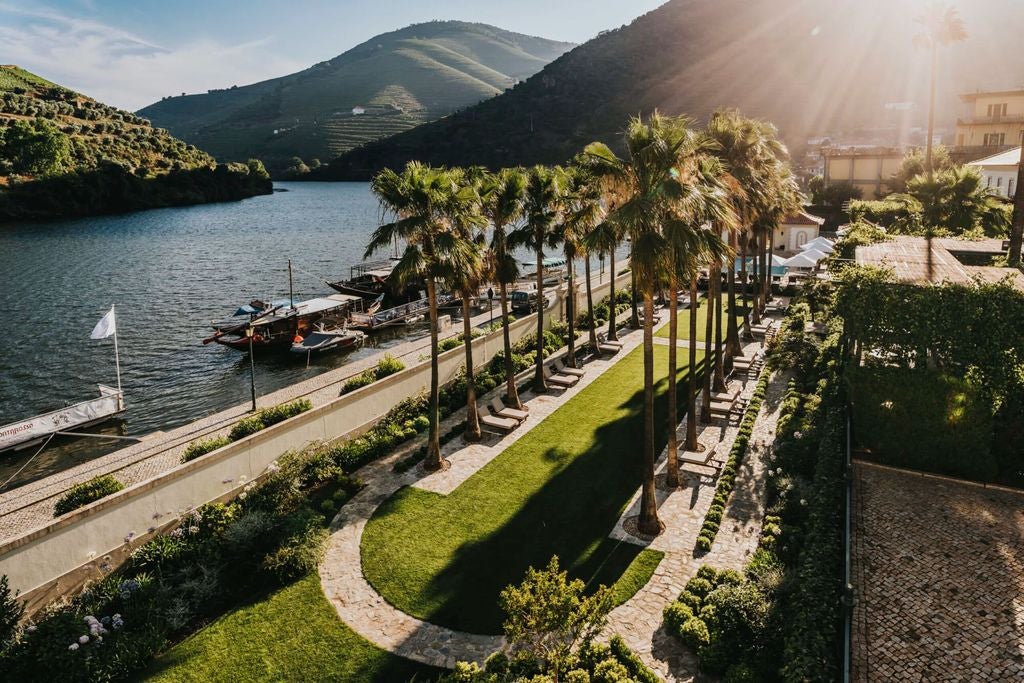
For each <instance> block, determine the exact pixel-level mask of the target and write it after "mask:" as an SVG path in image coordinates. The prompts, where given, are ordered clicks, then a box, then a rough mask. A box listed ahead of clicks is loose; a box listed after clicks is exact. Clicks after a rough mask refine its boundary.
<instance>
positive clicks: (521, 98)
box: [316, 0, 1024, 179]
mask: <svg viewBox="0 0 1024 683" xmlns="http://www.w3.org/2000/svg"><path fill="white" fill-rule="evenodd" d="M1011 5H1012V6H1011ZM958 8H959V10H960V12H961V14H962V16H963V17H964V19H965V21H966V23H967V28H968V32H969V33H970V37H969V38H968V40H967V41H965V42H963V43H959V44H957V45H953V46H951V47H950V48H948V49H947V50H944V51H943V54H942V58H941V64H940V65H941V67H942V69H943V81H942V82H941V83H940V89H939V107H940V109H939V116H938V120H939V122H940V124H941V125H947V126H951V125H952V123H953V121H954V120H955V118H956V117H957V116H958V115H961V114H962V113H963V112H962V105H961V104H960V102H959V101H958V99H957V95H958V94H959V93H961V92H967V91H973V90H975V89H979V88H1009V87H1019V85H1020V83H1019V82H1018V81H1019V79H1018V75H1019V74H1018V73H1015V72H1014V71H1013V67H1012V65H1013V64H1018V63H1020V61H1021V59H1022V58H1024V43H1021V41H1019V40H1017V38H1016V35H1015V34H1016V33H1018V32H1015V31H1014V30H1013V27H1014V26H1020V25H1024V3H1017V4H1014V3H1009V4H1008V3H1005V2H1004V1H1003V0H972V2H970V3H958ZM916 11H917V10H915V9H914V7H913V6H908V7H902V6H901V7H900V8H896V7H895V6H893V4H892V3H891V1H890V0H830V2H821V0H714V2H709V1H707V0H670V1H669V2H667V3H666V4H665V5H663V6H661V7H659V8H658V9H656V10H654V11H652V12H650V13H648V14H646V15H644V16H642V17H639V18H638V19H636V20H635V21H634V22H633V23H632V24H630V25H629V26H625V27H622V28H620V29H615V30H612V31H606V32H603V33H602V34H601V35H599V36H598V37H596V38H595V39H593V40H591V41H589V42H587V43H585V44H583V45H581V46H579V47H578V48H576V49H574V50H573V51H571V52H569V53H567V54H565V55H563V56H561V57H560V58H559V59H557V60H555V61H554V62H552V63H551V64H549V65H548V66H547V67H545V68H544V69H543V70H542V71H541V72H539V73H537V74H536V75H534V76H533V77H531V78H530V79H528V80H526V81H525V82H522V83H520V84H518V85H517V86H516V87H515V88H513V89H512V90H511V91H509V92H506V93H504V94H502V95H501V96H499V97H496V98H493V99H491V100H488V101H486V102H483V103H481V104H479V105H477V106H474V107H470V108H468V109H465V110H463V111H460V112H459V113H457V114H455V115H452V116H449V117H446V118H444V119H442V120H439V121H435V122H432V123H429V124H425V125H423V126H420V127H418V128H416V129H415V130H412V131H409V132H406V133H403V134H400V135H397V136H394V137H392V138H388V139H386V140H381V141H378V142H374V143H371V144H368V145H365V146H363V147H361V148H359V149H356V150H353V151H351V152H349V153H346V154H345V155H342V156H341V158H339V159H337V160H335V161H333V162H332V163H331V164H330V167H328V168H323V169H321V170H320V171H319V172H318V173H317V174H316V177H317V178H318V179H365V178H367V177H369V176H370V175H371V174H372V173H373V172H374V171H376V170H379V169H380V168H382V167H385V166H388V167H392V168H395V167H399V166H401V165H403V164H404V163H405V162H406V161H407V160H409V159H411V158H417V159H421V160H423V161H428V162H431V163H435V164H464V165H468V164H482V165H487V166H491V167H496V166H503V165H513V164H532V163H561V162H564V161H565V160H567V159H568V158H570V157H571V156H572V155H573V154H575V153H576V152H578V151H579V150H580V149H581V148H582V146H583V145H585V144H586V143H588V142H591V141H593V140H595V139H599V140H604V141H606V142H609V143H614V142H615V141H616V140H617V139H619V138H618V135H617V134H618V133H619V132H620V131H621V129H622V127H623V126H624V124H625V121H626V120H627V118H628V117H629V116H631V115H635V114H637V113H639V112H650V111H651V110H653V109H655V108H659V109H661V110H662V111H664V112H666V113H671V114H688V115H690V116H693V117H695V118H696V119H698V120H704V119H706V118H707V117H708V116H709V115H710V113H711V112H713V111H714V110H715V109H716V108H719V107H722V106H732V107H739V108H741V109H742V110H743V111H744V112H745V113H748V114H752V115H756V116H759V117H763V118H766V119H768V120H771V121H772V122H774V123H776V125H778V126H779V128H780V129H781V133H782V135H783V137H784V138H785V139H786V141H787V143H788V144H790V145H791V146H792V147H795V148H799V147H800V146H801V145H802V144H803V143H804V141H805V140H806V139H807V137H808V136H809V135H814V134H822V133H824V132H831V131H835V130H838V129H842V130H854V129H874V128H879V127H883V126H885V125H888V124H891V123H893V119H894V117H895V116H896V114H894V113H893V112H894V111H902V110H898V109H897V110H893V109H890V108H887V105H888V104H890V103H903V102H910V103H911V104H912V106H911V107H910V108H909V109H908V110H907V114H906V117H907V119H908V120H907V121H906V122H904V125H905V127H909V126H914V125H916V126H921V125H923V124H924V119H925V111H926V102H927V92H928V78H927V74H928V56H927V52H925V51H923V50H919V49H918V48H917V47H915V45H914V41H913V36H914V35H915V33H916V32H917V31H918V30H919V27H917V26H916V24H915V23H914V17H915V12H916ZM996 15H998V16H1000V17H1001V19H1000V21H998V22H993V21H991V16H996ZM879 17H885V20H884V21H882V20H879ZM985 55H1000V58H999V60H996V61H995V62H993V61H992V59H990V58H986V57H985Z"/></svg>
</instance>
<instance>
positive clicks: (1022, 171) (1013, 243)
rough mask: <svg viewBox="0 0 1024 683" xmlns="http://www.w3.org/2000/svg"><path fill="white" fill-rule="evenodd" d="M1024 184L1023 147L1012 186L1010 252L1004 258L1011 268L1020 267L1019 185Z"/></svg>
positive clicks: (1023, 219) (1023, 237) (1023, 235)
mask: <svg viewBox="0 0 1024 683" xmlns="http://www.w3.org/2000/svg"><path fill="white" fill-rule="evenodd" d="M1021 183H1024V147H1021V159H1020V161H1019V162H1018V163H1017V184H1016V185H1015V186H1014V188H1015V189H1014V194H1013V222H1012V223H1011V224H1010V252H1009V254H1008V255H1007V257H1006V263H1007V265H1009V266H1010V267H1011V268H1016V267H1017V266H1019V265H1020V250H1021V245H1022V244H1024V190H1022V189H1021V187H1020V184H1021Z"/></svg>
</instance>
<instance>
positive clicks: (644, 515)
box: [633, 270, 665, 536]
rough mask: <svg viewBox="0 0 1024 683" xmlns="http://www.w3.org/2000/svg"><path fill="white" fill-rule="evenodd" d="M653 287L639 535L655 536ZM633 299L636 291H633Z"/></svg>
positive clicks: (658, 526)
mask: <svg viewBox="0 0 1024 683" xmlns="http://www.w3.org/2000/svg"><path fill="white" fill-rule="evenodd" d="M633 272H634V273H635V272H636V271H635V270H634V271H633ZM653 289H654V283H653V282H650V283H645V285H644V441H643V468H644V471H643V486H642V489H641V493H640V519H639V521H638V523H637V527H638V528H639V530H640V533H642V534H646V535H648V536H657V535H658V534H660V533H661V532H662V531H663V530H664V528H665V526H664V525H663V524H662V523H661V520H660V519H658V499H657V497H656V496H655V493H654V334H653V329H652V323H653V318H654V293H653ZM633 293H634V295H635V294H636V290H635V289H634V290H633Z"/></svg>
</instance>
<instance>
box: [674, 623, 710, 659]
mask: <svg viewBox="0 0 1024 683" xmlns="http://www.w3.org/2000/svg"><path fill="white" fill-rule="evenodd" d="M679 637H680V639H682V641H683V644H684V645H686V646H687V647H688V648H690V649H691V650H693V651H694V652H699V651H700V649H701V647H703V646H704V645H707V644H708V643H709V642H710V640H711V636H710V635H709V633H708V627H707V625H706V624H705V623H704V622H703V621H701V620H700V619H699V618H697V617H691V618H690V619H687V620H686V622H685V623H684V624H683V626H682V628H680V629H679Z"/></svg>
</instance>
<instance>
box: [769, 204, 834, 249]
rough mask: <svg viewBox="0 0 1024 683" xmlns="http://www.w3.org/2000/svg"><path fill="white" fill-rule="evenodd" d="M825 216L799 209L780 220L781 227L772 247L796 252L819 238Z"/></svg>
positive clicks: (777, 231) (776, 232)
mask: <svg viewBox="0 0 1024 683" xmlns="http://www.w3.org/2000/svg"><path fill="white" fill-rule="evenodd" d="M824 224H825V219H824V218H818V217H817V216H812V215H811V214H809V213H807V212H806V211H799V212H797V213H794V214H790V215H789V216H786V217H785V218H783V219H782V220H781V221H780V222H779V227H778V229H777V230H776V231H775V234H774V237H773V238H772V249H774V250H775V251H786V252H796V251H799V249H800V247H802V246H803V245H805V244H807V243H808V242H813V241H814V240H816V239H817V238H818V233H819V232H820V231H821V226H822V225H824Z"/></svg>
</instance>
